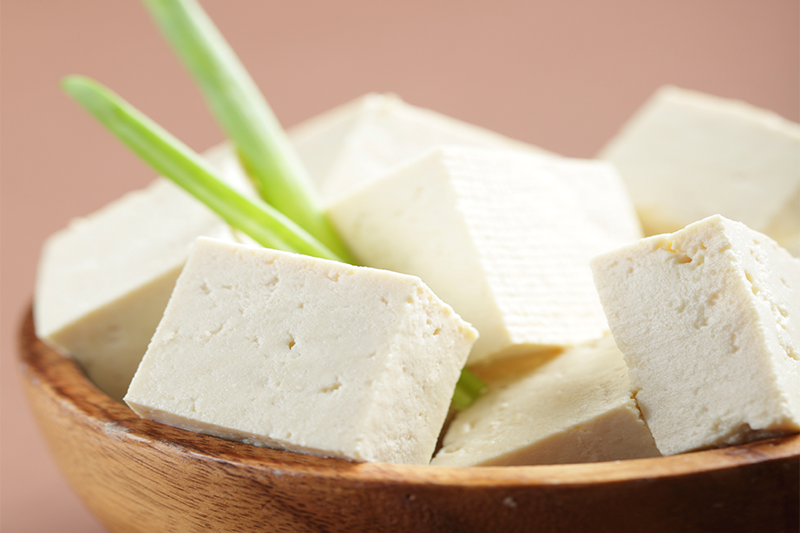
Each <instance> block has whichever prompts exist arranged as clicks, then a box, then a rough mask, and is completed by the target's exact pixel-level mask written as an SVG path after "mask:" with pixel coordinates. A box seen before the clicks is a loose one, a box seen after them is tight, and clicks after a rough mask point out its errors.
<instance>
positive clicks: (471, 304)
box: [329, 146, 640, 364]
mask: <svg viewBox="0 0 800 533" xmlns="http://www.w3.org/2000/svg"><path fill="white" fill-rule="evenodd" d="M329 214H330V216H331V220H332V221H333V222H334V225H336V226H337V228H338V229H339V231H340V234H341V235H342V238H343V239H344V240H345V242H346V243H347V245H348V246H349V247H350V249H351V250H352V251H353V253H354V254H355V255H356V256H357V258H358V259H359V261H360V262H361V263H362V264H365V265H368V266H372V267H376V268H386V269H388V270H394V271H396V272H404V273H406V274H413V275H416V276H419V277H421V278H422V280H423V281H425V283H427V284H428V286H430V287H431V289H432V290H433V291H434V292H435V293H436V294H437V295H438V296H440V297H441V298H442V299H443V300H444V301H446V302H447V303H449V304H450V305H452V306H453V309H455V310H456V312H457V313H459V315H461V316H462V317H463V318H464V319H465V320H467V321H468V322H470V323H471V324H472V325H474V326H475V327H476V328H477V329H478V331H480V334H481V337H480V339H479V340H478V342H477V343H476V344H475V348H474V349H473V351H472V354H471V355H470V364H474V363H477V362H478V361H481V360H486V359H490V358H499V357H504V356H510V355H517V354H520V353H527V352H531V351H536V350H539V349H542V348H544V347H552V346H567V345H573V344H577V343H580V342H583V341H586V340H589V339H597V338H599V337H601V336H602V335H603V333H604V332H605V331H607V324H606V320H605V316H604V315H603V310H602V307H601V305H600V301H599V300H598V298H597V293H596V291H595V288H594V284H593V281H592V274H591V270H590V268H589V260H590V259H591V258H592V257H594V256H595V255H597V254H598V253H601V252H603V251H606V250H610V249H613V248H615V247H617V246H620V245H622V244H624V243H628V242H632V240H634V239H635V238H636V237H638V236H639V235H640V233H639V227H638V222H636V218H635V214H634V212H633V208H632V207H631V205H630V202H629V201H628V199H627V196H626V195H625V191H624V189H623V188H622V186H621V185H620V183H619V178H618V177H617V176H616V174H615V172H614V169H613V168H612V167H611V166H610V165H608V164H606V163H603V162H597V163H590V162H587V161H573V160H567V159H562V158H550V157H544V156H539V155H532V154H527V153H524V152H520V151H511V150H493V149H483V148H474V147H459V146H444V147H440V148H437V149H434V150H433V151H431V152H429V153H428V154H427V155H425V156H423V157H422V158H420V159H419V160H417V161H415V162H412V163H411V164H409V165H408V166H406V167H404V168H402V169H400V170H398V171H396V172H394V173H393V174H391V175H390V176H387V177H385V178H384V179H382V180H380V181H378V182H375V183H373V184H372V185H371V186H369V187H367V188H366V189H364V190H362V191H361V192H359V193H356V194H354V195H352V196H350V197H349V198H347V199H345V200H343V201H341V202H339V203H337V204H336V205H334V206H332V207H331V209H330V210H329Z"/></svg>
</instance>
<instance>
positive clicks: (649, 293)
mask: <svg viewBox="0 0 800 533" xmlns="http://www.w3.org/2000/svg"><path fill="white" fill-rule="evenodd" d="M592 268H593V269H594V277H595V282H596V283H597V290H598V291H599V294H600V300H601V301H602V302H603V307H604V309H605V311H606V315H607V316H608V323H609V325H610V327H611V331H612V333H613V334H614V338H615V339H616V341H617V345H618V346H619V348H620V350H621V351H622V352H623V353H624V354H625V361H626V363H627V364H628V368H629V369H630V376H631V382H632V383H633V386H634V387H635V389H636V390H637V393H636V398H637V401H638V403H639V406H640V408H641V410H642V414H643V416H644V418H645V420H646V421H647V424H648V425H649V427H650V429H651V431H652V432H653V437H654V438H655V441H656V445H657V446H658V449H659V450H660V451H661V452H662V453H663V454H665V455H671V454H675V453H680V452H685V451H690V450H697V449H702V448H710V447H717V446H724V445H729V444H739V443H743V442H748V441H751V440H755V439H758V438H762V437H767V436H773V435H779V434H783V433H788V432H795V431H798V430H800V259H797V258H793V257H792V256H791V255H790V254H789V253H788V252H787V251H786V250H784V249H782V248H781V247H779V246H778V245H777V243H775V241H773V240H772V239H770V238H769V237H767V236H765V235H763V234H761V233H758V232H755V231H753V230H751V229H749V228H748V227H747V226H745V225H744V224H742V223H739V222H733V221H731V220H728V219H726V218H724V217H721V216H719V215H715V216H712V217H709V218H706V219H703V220H701V221H699V222H695V223H694V224H691V225H689V226H687V227H686V228H684V229H682V230H680V231H678V232H675V233H673V234H666V235H657V236H654V237H649V238H646V239H643V240H641V241H639V242H638V243H636V244H634V245H631V246H627V247H624V248H620V249H618V250H614V251H612V252H608V253H606V254H603V255H601V256H599V257H597V258H595V259H594V260H593V262H592Z"/></svg>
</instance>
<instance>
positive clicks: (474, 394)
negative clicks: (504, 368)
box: [451, 368, 486, 410]
mask: <svg viewBox="0 0 800 533" xmlns="http://www.w3.org/2000/svg"><path fill="white" fill-rule="evenodd" d="M485 389H486V384H485V383H484V382H483V381H481V379H480V378H479V377H478V376H476V375H475V374H473V373H472V372H470V371H469V370H467V369H466V368H465V369H463V370H462V371H461V377H460V378H458V383H456V390H455V392H454V393H453V399H452V402H451V403H452V404H453V407H455V408H456V409H459V410H460V409H466V408H467V407H469V406H470V405H472V403H473V402H474V401H475V400H477V399H478V397H479V396H480V395H481V394H483V391H484V390H485Z"/></svg>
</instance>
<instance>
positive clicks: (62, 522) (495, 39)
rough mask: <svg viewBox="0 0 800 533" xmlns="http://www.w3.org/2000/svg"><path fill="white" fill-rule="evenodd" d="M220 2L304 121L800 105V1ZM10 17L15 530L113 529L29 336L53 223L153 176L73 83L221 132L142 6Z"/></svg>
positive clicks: (586, 150)
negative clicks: (57, 446)
mask: <svg viewBox="0 0 800 533" xmlns="http://www.w3.org/2000/svg"><path fill="white" fill-rule="evenodd" d="M203 4H204V5H205V6H206V8H207V9H208V11H209V12H210V13H211V14H212V16H213V17H214V19H215V20H216V21H217V23H218V25H219V26H220V27H221V29H222V30H223V32H224V33H225V34H226V35H227V36H228V38H229V40H230V41H231V43H232V44H233V46H234V48H235V49H236V50H237V51H238V52H239V54H240V56H241V57H242V59H243V60H244V62H245V64H246V65H247V66H248V68H249V69H250V70H251V72H252V73H253V75H254V77H255V78H256V81H257V82H258V83H259V84H260V86H261V87H262V88H263V90H264V91H265V93H266V95H267V98H268V99H269V100H270V102H271V104H272V106H273V108H274V109H275V112H276V113H277V115H278V116H279V118H280V119H281V120H282V122H283V123H284V124H285V125H291V124H294V123H296V122H298V121H300V120H302V119H305V118H307V117H310V116H312V115H314V114H315V113H318V112H321V111H323V110H325V109H327V108H329V107H331V106H333V105H336V104H339V103H342V102H345V101H347V100H349V99H351V98H354V97H356V96H358V95H361V94H363V93H365V92H368V91H393V92H396V93H398V94H400V95H401V96H403V97H404V98H405V99H406V100H407V101H409V102H411V103H414V104H418V105H421V106H425V107H430V108H433V109H436V110H439V111H442V112H444V113H447V114H450V115H453V116H455V117H458V118H461V119H464V120H467V121H470V122H473V123H476V124H479V125H482V126H486V127H489V128H492V129H495V130H497V131H500V132H502V133H505V134H507V135H510V136H513V137H517V138H520V139H523V140H525V141H529V142H532V143H535V144H539V145H541V146H542V147H545V148H548V149H550V150H554V151H556V152H561V153H563V154H565V155H571V156H583V157H588V156H591V155H592V154H594V153H595V152H596V151H597V150H598V149H599V148H600V147H601V146H602V145H603V143H604V142H605V141H606V140H607V139H608V138H609V136H610V135H612V134H613V133H614V132H615V131H616V130H617V128H618V127H619V126H620V125H621V124H622V122H623V121H624V120H625V119H626V118H627V117H628V116H629V115H630V114H631V113H632V112H633V110H634V109H636V107H637V106H639V105H640V104H641V103H642V101H643V100H644V99H645V98H646V97H647V96H648V95H649V94H650V93H651V92H652V91H653V90H654V89H655V88H656V87H658V86H659V85H661V84H664V83H673V84H676V85H679V86H683V87H687V88H693V89H698V90H702V91H706V92H710V93H714V94H718V95H722V96H726V97H734V98H740V99H743V100H746V101H749V102H751V103H753V104H757V105H760V106H763V107H766V108H769V109H772V110H774V111H777V112H778V113H780V114H782V115H784V116H785V117H788V118H790V119H792V120H795V121H797V120H798V117H799V116H800V43H799V40H800V37H799V34H800V29H799V28H800V9H799V3H798V1H797V0H765V1H761V2H756V1H752V0H751V1H741V0H718V1H704V0H672V1H669V2H666V1H665V2H648V1H641V0H605V1H591V0H586V1H578V0H561V1H555V0H546V1H536V2H535V1H532V0H529V1H525V2H523V1H519V2H515V1H511V0H496V1H494V2H491V3H489V2H464V1H462V2H456V1H431V0H428V1H422V0H405V1H403V2H391V3H389V2H380V1H374V0H373V1H367V0H364V1H352V0H347V1H344V0H340V1H338V2H322V1H319V0H316V1H313V0H300V1H298V0H295V1H292V2H289V1H283V2H278V1H271V2H266V1H258V2H257V1H250V2H246V1H244V0H227V1H223V0H205V1H204V2H203ZM0 24H1V25H2V26H1V28H0V30H1V31H0V38H1V39H2V41H1V43H0V46H2V58H1V61H2V63H1V64H2V76H1V81H2V87H1V93H0V94H1V97H2V102H1V105H2V117H1V118H2V123H1V127H2V138H1V142H2V145H1V146H2V154H1V156H2V157H1V159H0V161H1V162H2V163H1V164H2V182H1V186H2V189H1V191H0V201H2V235H1V239H2V241H1V242H2V270H1V271H0V274H1V275H2V277H1V278H0V282H1V283H2V286H1V287H0V296H1V298H2V309H1V310H0V312H1V313H2V315H1V317H2V331H1V332H0V334H1V335H2V340H1V342H2V344H1V346H0V349H1V351H0V356H1V357H2V359H1V361H2V363H1V364H2V366H0V368H2V400H1V404H2V419H1V421H2V426H1V427H2V447H1V448H0V453H1V454H2V471H1V472H0V473H1V475H2V477H1V478H0V482H1V483H2V492H1V493H0V495H1V496H2V508H1V510H0V513H1V514H0V520H2V523H1V529H2V531H4V532H26V531H30V532H47V531H58V532H62V533H69V532H82V533H86V532H93V531H102V528H101V526H100V525H99V524H98V523H97V522H96V521H94V519H93V518H91V517H90V516H89V515H88V513H87V512H86V511H85V509H84V508H83V506H82V504H81V503H80V502H79V501H78V500H77V499H76V497H75V496H74V495H73V494H72V493H71V492H70V490H69V488H68V487H67V485H66V483H65V481H64V480H63V479H62V477H61V476H60V474H59V473H58V472H57V470H56V469H55V466H54V464H53V461H52V460H51V458H50V457H49V455H48V452H47V450H46V448H45V446H44V444H43V442H42V440H41V438H40V437H39V435H38V433H37V429H36V427H35V423H34V421H33V420H32V418H31V416H30V413H29V411H28V408H27V405H26V404H25V400H24V398H23V396H22V393H21V391H20V387H19V383H18V376H17V373H16V362H15V358H16V353H15V333H16V329H17V326H18V323H19V320H20V317H21V315H22V313H23V312H24V311H25V309H26V306H27V305H28V302H29V300H30V298H31V294H32V291H33V286H34V275H35V268H36V261H37V258H38V253H39V248H40V246H41V243H42V241H43V239H44V238H45V237H46V236H47V235H48V234H50V233H52V232H53V231H55V230H57V229H59V228H61V227H62V226H64V225H65V224H66V223H67V221H68V220H69V219H70V218H71V217H75V216H78V215H84V214H87V213H90V212H92V211H93V210H95V209H97V208H99V207H100V206H102V205H103V204H105V203H106V202H108V201H109V200H112V199H114V198H116V197H118V196H120V195H121V194H122V193H124V192H125V191H128V190H130V189H134V188H138V187H142V186H143V185H145V184H146V183H147V182H148V181H149V180H150V179H152V175H151V173H150V171H149V170H148V169H147V168H145V167H144V165H143V164H141V163H139V162H138V161H137V160H136V159H135V158H134V157H133V156H132V155H130V154H129V153H128V152H126V151H125V150H124V149H123V148H121V147H120V146H119V145H118V144H117V142H116V141H115V140H114V139H112V138H111V137H110V136H109V135H108V134H106V133H105V132H104V131H102V130H101V128H100V127H99V126H97V125H95V124H94V123H93V122H92V120H91V119H90V118H88V116H86V115H85V114H84V113H83V111H81V110H80V109H78V107H77V106H76V105H75V104H74V103H72V102H71V101H70V100H68V99H67V98H66V97H65V96H64V95H63V94H62V93H61V92H60V90H59V88H58V80H59V78H60V77H61V76H63V75H65V74H69V73H82V74H87V75H90V76H93V77H95V78H97V79H99V80H100V81H102V82H104V83H106V84H108V85H110V86H111V87H112V88H114V89H115V90H116V91H118V92H119V93H121V94H122V95H123V96H124V97H126V98H127V99H129V100H130V101H132V102H133V103H134V104H135V105H137V106H138V107H139V108H141V109H142V110H144V111H145V112H146V113H148V114H150V115H151V116H152V117H153V118H155V119H156V120H157V121H159V122H161V123H162V124H163V125H164V126H166V127H167V128H168V129H169V130H171V131H172V132H173V133H175V134H177V136H178V137H180V138H182V139H183V140H185V141H186V142H188V144H189V145H190V146H192V147H194V148H196V149H198V150H201V149H204V148H207V147H209V146H210V145H212V144H214V143H216V142H218V141H219V140H221V135H220V133H219V131H218V129H217V128H216V127H215V125H214V124H213V123H212V121H211V119H210V118H209V115H208V113H207V112H206V111H205V109H204V108H203V104H202V102H201V100H200V98H199V96H198V94H197V92H196V91H195V90H194V88H193V86H192V84H191V82H190V81H189V80H188V78H187V76H186V75H185V74H184V72H183V70H182V69H181V67H180V66H179V65H178V64H177V62H176V61H175V59H174V58H173V56H172V54H171V52H170V51H169V50H168V49H167V48H166V46H165V44H164V43H163V42H162V40H161V38H160V36H159V35H158V34H157V33H156V30H155V29H154V27H153V26H152V25H151V23H150V21H149V20H148V17H147V15H146V13H145V11H144V9H143V8H142V6H141V5H140V3H139V2H136V1H121V0H114V1H111V0H49V1H48V0H3V2H2V12H1V13H0ZM109 475H114V474H113V472H109Z"/></svg>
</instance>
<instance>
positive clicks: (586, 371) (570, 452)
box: [431, 334, 660, 466]
mask: <svg viewBox="0 0 800 533" xmlns="http://www.w3.org/2000/svg"><path fill="white" fill-rule="evenodd" d="M501 365H502V364H501ZM511 370H512V371H511V372H507V374H511V377H510V378H508V377H506V378H505V379H501V380H500V381H497V382H491V381H490V382H489V383H490V387H489V392H488V393H487V394H486V395H485V396H482V397H480V398H478V400H476V401H475V403H474V404H472V405H471V406H470V407H468V408H467V409H465V410H463V411H461V412H459V413H458V415H456V417H455V419H454V420H453V422H452V424H451V425H450V427H449V429H448V431H447V434H446V435H445V437H444V447H443V448H442V449H441V450H439V453H437V455H436V457H434V458H433V461H432V462H431V464H433V465H440V466H491V465H494V466H500V465H502V466H512V465H534V464H559V463H590V462H597V461H614V460H622V459H639V458H643V457H657V456H659V455H660V454H659V453H658V450H657V449H656V445H655V443H654V442H653V436H652V435H651V434H650V430H649V429H648V428H647V425H646V424H645V423H644V421H643V420H642V418H641V414H640V413H639V408H638V407H637V406H636V401H635V400H634V399H633V395H632V392H631V382H630V379H629V378H628V369H627V367H626V366H625V361H623V359H622V353H621V352H620V351H619V350H618V349H617V347H616V345H615V344H614V339H613V337H611V335H610V334H608V335H606V336H605V337H603V338H602V339H600V340H598V341H592V342H589V343H587V344H583V345H580V346H577V347H575V348H571V349H568V350H566V351H565V352H563V353H560V354H558V355H556V356H555V357H554V358H552V359H550V360H548V361H547V362H546V363H544V364H542V365H541V366H537V367H534V368H533V369H526V370H523V371H519V369H516V368H512V369H511Z"/></svg>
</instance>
